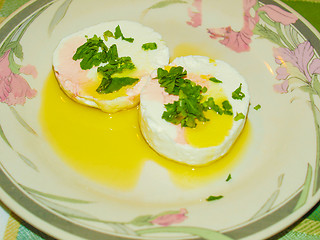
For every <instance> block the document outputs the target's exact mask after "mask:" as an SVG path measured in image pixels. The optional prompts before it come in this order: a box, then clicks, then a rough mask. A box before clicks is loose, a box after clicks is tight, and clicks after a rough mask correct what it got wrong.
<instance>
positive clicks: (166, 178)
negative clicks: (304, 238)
mask: <svg viewBox="0 0 320 240" xmlns="http://www.w3.org/2000/svg"><path fill="white" fill-rule="evenodd" d="M123 19H125V20H133V21H138V22H141V23H142V24H144V25H147V26H150V27H152V28H154V29H155V30H156V31H157V32H159V33H161V34H162V36H163V38H164V40H165V41H166V42H167V43H168V46H169V48H170V51H171V54H172V56H178V55H179V54H180V55H181V54H200V55H207V56H210V57H212V58H216V59H221V60H224V61H226V62H228V63H229V64H231V65H232V66H233V67H234V68H236V69H237V70H238V71H239V72H240V73H241V74H242V75H243V76H244V77H245V78H246V79H247V82H248V84H249V90H250V94H251V106H250V110H249V116H248V126H246V129H245V132H246V133H245V134H243V135H245V136H242V137H241V138H242V140H241V141H242V142H243V144H242V145H241V146H240V147H239V146H238V147H237V148H236V150H234V149H233V153H232V154H233V157H232V159H231V160H230V159H229V160H228V161H229V163H225V162H226V161H227V160H226V159H221V160H220V161H219V163H214V164H218V165H219V164H220V165H219V166H220V168H219V169H218V168H217V169H218V170H217V169H215V167H212V166H211V168H210V167H207V170H203V169H202V170H198V169H195V170H194V171H199V172H200V174H202V173H204V172H205V173H206V174H207V175H206V177H204V179H205V180H203V179H202V180H201V176H198V177H194V176H189V175H188V174H189V173H187V172H186V173H185V174H184V173H181V172H180V175H179V174H177V173H170V169H169V167H168V165H166V164H159V163H158V162H157V161H154V160H153V159H149V160H148V161H145V162H144V165H143V166H142V168H141V169H140V171H138V172H137V173H138V175H137V178H136V181H133V182H130V183H131V187H130V188H126V189H120V188H118V187H117V186H115V185H116V184H115V185H112V184H102V183H101V182H98V181H95V180H94V179H92V178H90V176H88V175H86V174H85V173H84V172H81V171H79V170H77V169H76V167H75V165H72V164H71V165H70V164H68V161H67V160H66V159H65V157H63V154H61V152H63V149H62V150H61V149H59V146H58V147H57V145H56V144H55V143H54V140H52V138H50V136H51V135H52V134H53V132H55V131H59V125H57V126H56V128H55V129H49V130H48V129H46V130H44V129H45V127H44V124H43V122H41V117H40V116H41V114H42V111H43V106H45V107H48V106H47V105H45V103H44V102H45V99H46V94H47V92H46V91H44V89H45V88H46V87H47V81H48V80H47V77H48V74H49V73H50V72H51V71H52V69H51V64H52V53H53V51H54V49H55V47H56V46H57V44H58V42H59V41H60V39H61V38H63V37H64V36H67V35H68V34H71V33H73V32H76V31H78V30H80V29H82V28H84V27H87V26H91V25H94V24H97V23H100V22H102V21H111V20H123ZM229 26H230V27H229ZM319 37H320V35H319V33H318V32H317V31H316V30H315V29H314V28H313V27H312V26H311V25H310V24H309V23H307V22H306V21H305V20H304V19H303V18H302V17H300V16H299V15H298V14H296V13H295V12H294V11H292V9H290V8H288V7H287V6H285V5H284V4H282V3H281V2H280V1H272V0H262V1H259V2H256V1H254V0H253V1H244V5H242V2H241V1H232V0H226V1H213V0H195V1H192V0H172V1H166V0H164V1H158V0H153V1H150V0H134V1H132V0H119V1H111V0H110V1H109V0H106V1H100V0H92V1H87V0H58V1H54V0H34V1H31V2H30V3H28V4H27V5H25V6H23V7H22V8H21V9H19V11H17V12H15V13H14V14H13V15H11V17H9V18H8V19H6V21H5V22H4V23H2V25H1V28H0V43H1V44H0V47H1V48H0V56H1V57H0V101H1V104H0V116H1V117H0V127H1V128H0V136H1V137H0V163H1V172H0V183H1V191H0V196H1V200H2V201H3V202H4V203H5V204H6V205H8V206H9V207H10V208H11V209H12V210H13V211H15V212H16V213H17V214H18V215H19V216H20V217H22V218H23V219H25V220H26V221H28V222H29V223H31V224H32V225H34V226H35V227H37V228H39V229H40V230H42V231H44V232H46V233H47V234H50V235H52V236H54V237H56V238H59V239H68V240H70V239H94V240H99V239H109V240H110V239H214V240H222V239H264V238H267V237H270V236H272V235H274V234H276V233H277V232H279V231H281V230H283V229H284V228H286V227H288V226H289V225H291V224H292V223H294V222H295V221H297V220H298V219H299V218H300V217H302V216H303V215H304V214H305V213H306V212H307V211H308V210H310V209H311V208H312V207H313V206H314V205H315V204H316V203H317V202H318V201H319V196H320V192H319V188H320V179H319V174H320V172H319V170H320V169H319V167H320V165H319V161H320V159H319V148H320V145H319V144H320V141H319V140H320V132H319V123H320V122H319V121H320V112H319V106H320V105H319V94H320V83H319V74H320V59H319V51H320V48H319V47H320V41H319ZM53 84H54V83H53ZM35 90H36V91H35ZM56 103H57V104H60V102H59V101H58V100H57V102H56ZM258 104H260V105H261V109H259V110H255V109H254V107H255V106H256V105H258ZM53 106H54V105H53ZM53 108H55V107H53ZM71 112H72V111H71ZM88 114H89V113H88ZM65 117H66V116H64V115H61V116H60V115H59V118H61V119H64V118H65ZM75 121H76V119H75ZM79 131H80V130H79ZM66 136H67V135H66ZM124 137H125V136H124ZM89 141H93V140H89ZM65 147H66V148H69V146H65ZM60 148H61V146H60ZM60 150H61V151H60ZM109 150H111V149H108V146H106V149H105V151H106V152H107V151H109ZM131 154H132V155H134V154H135V152H132V153H131ZM88 161H91V159H88ZM106 161H108V158H107V160H106ZM230 161H231V162H230ZM88 166H89V165H88ZM173 168H174V169H177V168H176V166H175V167H173ZM181 168H182V167H181ZM124 169H126V168H125V167H124ZM191 170H192V169H191ZM111 171H113V170H111ZM175 171H178V170H175ZM188 171H189V172H190V169H189V170H188ZM201 171H202V172H201ZM210 171H212V172H210ZM214 171H217V172H216V173H215V172H214ZM124 172H126V170H125V171H124ZM175 174H176V175H175ZM228 174H231V176H232V179H231V180H230V181H226V178H227V176H228ZM195 176H196V175H195ZM195 179H196V180H199V179H200V180H201V181H200V180H199V181H196V180H195ZM128 181H129V180H128ZM130 181H131V180H130ZM184 181H185V182H184ZM113 184H114V183H113ZM210 195H221V196H223V198H221V199H219V200H216V201H212V202H209V201H206V198H207V197H208V196H210Z"/></svg>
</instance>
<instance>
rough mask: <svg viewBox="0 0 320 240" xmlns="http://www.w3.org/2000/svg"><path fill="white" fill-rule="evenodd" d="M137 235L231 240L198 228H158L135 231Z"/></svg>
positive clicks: (220, 234) (217, 233)
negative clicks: (189, 235) (159, 234)
mask: <svg viewBox="0 0 320 240" xmlns="http://www.w3.org/2000/svg"><path fill="white" fill-rule="evenodd" d="M136 233H137V234H139V235H144V234H150V233H188V234H191V235H194V236H199V237H202V238H204V239H206V240H232V238H230V237H228V236H226V235H224V234H222V233H219V232H216V231H213V230H210V229H207V228H200V227H158V228H147V229H141V230H138V231H136Z"/></svg>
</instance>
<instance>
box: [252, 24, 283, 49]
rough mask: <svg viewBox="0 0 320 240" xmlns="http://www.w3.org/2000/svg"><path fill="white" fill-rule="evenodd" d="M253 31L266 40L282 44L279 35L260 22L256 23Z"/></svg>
mask: <svg viewBox="0 0 320 240" xmlns="http://www.w3.org/2000/svg"><path fill="white" fill-rule="evenodd" d="M253 33H254V34H256V35H259V36H260V38H266V39H268V40H270V41H271V42H273V43H275V44H277V45H279V46H283V44H282V42H281V39H280V37H279V35H278V34H276V33H275V32H273V31H272V30H271V29H269V28H268V27H266V26H263V25H261V24H259V23H258V24H257V25H256V26H255V28H254V30H253Z"/></svg>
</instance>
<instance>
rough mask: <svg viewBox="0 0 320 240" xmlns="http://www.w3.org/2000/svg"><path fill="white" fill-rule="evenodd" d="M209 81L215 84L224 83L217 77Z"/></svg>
mask: <svg viewBox="0 0 320 240" xmlns="http://www.w3.org/2000/svg"><path fill="white" fill-rule="evenodd" d="M209 80H210V81H212V82H214V83H222V81H220V80H218V79H216V78H215V77H211V78H209Z"/></svg>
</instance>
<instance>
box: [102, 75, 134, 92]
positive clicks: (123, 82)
mask: <svg viewBox="0 0 320 240" xmlns="http://www.w3.org/2000/svg"><path fill="white" fill-rule="evenodd" d="M137 81H139V78H131V77H121V78H118V77H114V78H106V77H104V78H103V79H102V81H101V84H100V86H99V87H98V88H97V92H98V93H112V92H115V91H118V90H120V89H121V88H122V87H124V86H128V85H132V84H134V83H135V82H137Z"/></svg>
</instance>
